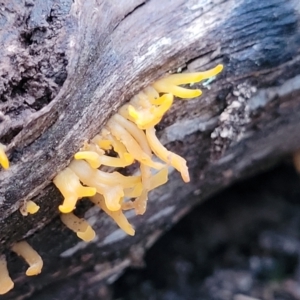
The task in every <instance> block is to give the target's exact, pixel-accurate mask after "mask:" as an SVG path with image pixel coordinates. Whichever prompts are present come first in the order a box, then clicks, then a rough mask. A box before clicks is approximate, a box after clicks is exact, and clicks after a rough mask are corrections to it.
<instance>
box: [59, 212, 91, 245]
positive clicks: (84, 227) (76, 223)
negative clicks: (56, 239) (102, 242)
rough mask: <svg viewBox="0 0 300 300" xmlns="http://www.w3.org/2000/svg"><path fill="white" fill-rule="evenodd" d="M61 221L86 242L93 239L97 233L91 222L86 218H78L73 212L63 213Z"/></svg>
mask: <svg viewBox="0 0 300 300" xmlns="http://www.w3.org/2000/svg"><path fill="white" fill-rule="evenodd" d="M60 218H61V221H62V222H63V223H64V224H65V225H66V226H67V227H68V228H69V229H71V230H72V231H73V232H75V233H76V234H77V236H78V237H79V238H80V239H82V240H83V241H85V242H90V241H92V240H93V239H94V238H95V236H96V234H95V231H94V230H93V228H92V227H91V226H90V224H89V223H88V222H87V221H85V220H84V219H81V218H78V217H77V216H75V215H74V214H73V213H68V214H61V215H60Z"/></svg>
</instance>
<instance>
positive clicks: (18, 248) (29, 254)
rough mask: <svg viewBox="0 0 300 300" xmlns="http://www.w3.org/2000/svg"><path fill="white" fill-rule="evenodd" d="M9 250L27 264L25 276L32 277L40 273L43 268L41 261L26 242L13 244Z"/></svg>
mask: <svg viewBox="0 0 300 300" xmlns="http://www.w3.org/2000/svg"><path fill="white" fill-rule="evenodd" d="M11 250H12V251H13V252H15V253H16V254H18V255H19V256H21V257H23V258H24V260H25V261H26V262H27V263H28V265H29V268H28V269H27V271H26V275H27V276H34V275H38V274H40V273H41V271H42V268H43V260H42V258H41V257H40V256H39V254H38V253H37V252H36V251H35V250H34V249H33V248H32V247H31V246H30V245H29V244H28V243H27V242H26V241H21V242H18V243H15V244H14V245H13V246H12V248H11Z"/></svg>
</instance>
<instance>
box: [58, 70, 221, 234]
mask: <svg viewBox="0 0 300 300" xmlns="http://www.w3.org/2000/svg"><path fill="white" fill-rule="evenodd" d="M222 69H223V66H222V65H218V66H216V67H215V68H213V69H211V70H208V71H205V72H198V73H183V74H172V75H169V76H167V77H165V78H162V79H159V80H158V81H156V82H155V83H153V84H152V85H150V86H148V87H147V88H145V89H144V90H142V91H141V92H140V93H138V94H137V95H135V96H134V97H132V99H131V100H130V101H129V103H127V104H125V105H123V106H122V107H121V108H120V109H119V110H118V112H117V113H116V114H115V115H113V116H112V117H111V118H110V119H109V121H108V122H107V124H106V126H105V127H104V128H103V129H102V130H101V131H100V132H99V133H98V134H97V135H96V136H95V137H94V138H93V139H92V140H91V141H90V142H89V143H85V145H84V147H83V148H82V151H79V152H77V153H76V154H75V159H74V160H73V161H72V162H71V163H70V165H69V166H68V167H67V168H66V169H65V170H63V171H62V172H60V173H59V174H58V175H57V176H56V177H55V178H54V183H55V185H56V186H57V188H58V189H59V190H60V191H61V193H62V195H63V196H64V198H65V199H64V203H63V204H62V205H60V206H59V209H60V211H61V212H63V213H67V212H69V213H68V214H62V215H61V218H62V221H63V222H64V223H65V224H66V226H67V227H69V228H70V229H72V230H73V231H75V232H76V233H77V235H78V236H79V237H80V238H82V239H85V240H90V239H91V238H92V237H93V236H94V233H93V231H92V228H91V227H90V226H89V225H88V224H87V223H86V222H85V221H84V220H81V219H78V218H77V217H76V216H74V215H73V214H71V213H70V212H71V211H72V210H73V209H74V208H75V206H76V202H77V201H78V200H79V199H80V198H82V197H85V196H87V197H90V200H91V201H92V202H93V203H95V204H96V205H98V206H99V207H100V208H101V209H102V210H103V211H104V212H105V213H106V214H107V215H109V216H110V217H111V218H112V219H113V220H114V221H115V222H116V223H117V224H118V226H119V227H120V228H122V229H123V230H124V231H125V232H126V233H127V234H129V235H134V229H133V227H132V226H131V225H130V223H129V222H128V220H127V218H126V216H125V215H124V213H123V210H128V209H134V210H135V213H136V214H144V213H145V211H146V208H147V200H148V193H149V192H150V191H151V190H153V189H155V188H157V187H159V186H160V185H163V184H165V183H166V182H167V180H168V166H172V167H173V168H175V169H176V170H178V171H179V172H180V173H181V176H182V179H183V180H184V181H185V182H189V181H190V177H189V172H188V167H187V162H186V160H185V159H184V158H182V157H180V156H179V155H177V154H175V153H173V152H171V151H169V150H167V149H166V148H165V147H164V146H163V145H162V144H161V143H160V141H159V140H158V138H157V137H156V135H155V128H154V126H155V125H157V124H158V123H159V122H160V121H161V119H162V118H163V116H164V115H165V113H166V112H167V111H168V110H169V109H170V107H171V105H172V103H173V100H174V96H176V97H180V98H194V97H197V96H200V95H201V93H202V92H201V90H197V89H196V90H191V89H189V88H186V87H181V86H180V85H184V84H191V83H195V82H199V81H201V80H204V79H209V78H212V77H214V76H216V75H217V74H218V73H220V72H221V71H222ZM159 160H161V161H162V162H163V163H162V162H161V161H159ZM134 162H137V163H138V164H139V172H140V176H124V175H122V174H121V173H119V172H118V171H116V170H115V171H114V172H107V171H104V170H100V169H99V167H101V166H102V165H104V166H108V167H112V168H124V167H127V166H130V165H132V164H133V163H134ZM82 184H84V185H85V186H82ZM96 193H97V194H96ZM132 198H134V199H132ZM78 220H80V223H79V221H78Z"/></svg>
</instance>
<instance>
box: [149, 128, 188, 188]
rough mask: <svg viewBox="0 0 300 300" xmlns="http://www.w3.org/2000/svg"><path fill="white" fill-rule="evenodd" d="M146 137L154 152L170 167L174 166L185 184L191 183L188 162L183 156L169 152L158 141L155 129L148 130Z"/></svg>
mask: <svg viewBox="0 0 300 300" xmlns="http://www.w3.org/2000/svg"><path fill="white" fill-rule="evenodd" d="M146 136H147V139H148V142H149V145H150V146H151V149H152V150H153V152H154V153H155V154H156V155H157V157H159V158H160V159H161V160H163V161H164V162H166V163H167V164H168V165H171V166H173V167H174V168H175V169H176V170H177V171H178V172H180V174H181V177H182V179H183V181H184V182H189V181H190V176H189V171H188V167H187V165H186V160H185V159H184V158H182V157H181V156H179V155H177V154H175V153H173V152H170V151H168V150H167V149H166V148H165V147H164V146H163V145H162V144H161V143H160V141H159V140H158V138H157V137H156V135H155V129H154V127H152V128H149V129H147V130H146Z"/></svg>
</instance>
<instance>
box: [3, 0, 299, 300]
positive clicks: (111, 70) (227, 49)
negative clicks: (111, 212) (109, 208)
mask: <svg viewBox="0 0 300 300" xmlns="http://www.w3.org/2000/svg"><path fill="white" fill-rule="evenodd" d="M6 2H7V3H6ZM6 2H5V1H4V4H3V7H4V8H5V9H4V10H3V20H4V21H3V24H4V25H3V31H2V32H0V40H1V41H2V42H3V45H4V47H3V51H2V53H1V56H0V58H1V62H0V63H1V66H2V68H1V69H2V71H0V72H2V73H3V74H4V73H5V74H6V76H2V79H1V80H2V82H3V83H2V85H1V86H0V88H1V89H2V98H1V100H2V101H6V102H5V104H3V103H2V104H1V105H4V106H3V107H5V110H4V109H3V113H4V114H3V116H1V117H2V119H3V120H2V123H1V124H0V126H1V127H0V141H2V142H5V143H6V144H8V153H9V156H10V160H11V161H12V166H11V168H10V170H9V171H6V172H4V171H1V172H0V180H1V187H0V212H1V215H0V220H1V232H0V240H1V251H2V252H5V253H7V256H8V257H9V262H8V265H9V270H10V274H11V275H12V277H13V279H14V281H15V282H16V287H15V289H14V290H13V291H12V292H10V293H9V294H7V295H6V296H3V299H17V297H19V298H18V299H24V298H26V297H29V296H30V295H32V294H33V293H34V292H35V291H37V290H40V289H43V288H44V287H45V286H46V285H49V284H50V283H57V282H60V285H59V289H51V292H52V294H51V297H52V298H51V297H50V298H51V299H53V297H54V294H55V293H56V292H57V293H60V291H61V290H63V291H64V295H65V296H64V298H65V299H67V298H66V297H67V295H69V297H71V295H73V296H72V297H73V298H74V297H75V296H74V295H81V296H82V295H83V294H84V293H85V291H86V290H87V289H88V290H89V291H90V292H91V293H92V291H93V290H95V291H96V292H98V286H99V282H103V281H106V280H108V279H111V280H112V277H114V276H116V275H117V274H119V273H120V272H122V270H123V269H124V268H126V267H127V266H129V265H133V264H140V263H141V262H142V256H143V253H144V250H145V249H146V248H147V247H149V246H150V245H151V244H152V243H153V242H154V241H155V240H156V239H157V238H158V237H159V236H160V235H161V233H163V232H164V231H165V230H167V228H169V226H170V225H172V224H173V223H174V222H176V221H177V220H178V219H179V218H180V217H181V216H183V215H184V214H185V213H187V212H188V211H189V210H190V209H191V208H192V207H193V205H194V204H195V203H198V202H200V201H203V200H204V199H206V198H207V197H208V196H210V195H212V194H213V193H215V192H217V191H219V190H220V189H221V188H223V187H225V186H227V185H228V184H230V183H232V182H234V181H235V180H238V179H241V178H243V177H245V176H250V175H251V174H254V173H257V172H259V171H260V170H261V169H265V168H267V167H268V166H269V165H270V164H274V163H275V162H276V161H278V160H279V159H280V158H281V157H283V156H284V155H287V154H289V153H291V152H293V151H295V150H296V149H297V148H299V147H300V138H299V130H300V75H298V74H299V71H300V51H299V49H300V4H299V2H298V1H296V0H295V1H294V0H269V1H259V0H237V1H231V0H228V1H221V0H217V1H213V2H207V1H204V0H203V1H202V0H195V1H193V0H188V1H186V0H174V1H165V2H163V1H159V0H151V1H147V2H146V1H142V0H131V1H117V0H113V1H96V0H85V1H83V0H82V1H79V0H78V1H75V3H72V1H68V0H67V1H63V0H47V1H42V0H41V1H39V0H36V2H33V3H32V5H31V4H30V3H29V2H30V1H25V3H21V4H20V1H6ZM25 5H26V9H25ZM22 14H23V15H22ZM18 15H22V16H23V20H22V18H21V20H20V18H19V22H16V16H18ZM12 26H13V27H12ZM11 27H12V28H13V30H11V29H9V28H11ZM9 30H10V31H9ZM49 32H50V33H51V34H49ZM7 35H8V37H9V39H8V38H7V37H6V36H7ZM24 39H25V40H24ZM9 46H13V47H9ZM47 49H48V50H47ZM49 49H50V50H49ZM43 50H45V51H44V52H43ZM24 53H25V54H24ZM43 53H44V54H43ZM45 53H46V54H45ZM22 55H23V56H22ZM39 55H40V57H41V58H39ZM14 57H16V58H17V59H15V60H14V59H13V58H14ZM45 57H46V58H45ZM58 57H61V58H63V59H62V61H60V62H58V61H59V59H58ZM43 59H44V60H45V64H47V63H49V64H50V66H51V62H52V60H54V61H55V62H56V63H57V66H56V68H54V69H51V67H49V66H48V69H47V68H46V69H47V70H46V72H44V73H43V70H42V67H43V64H41V61H43ZM20 61H21V62H20ZM25 62H26V63H25ZM66 62H67V63H68V64H67V66H66ZM217 63H223V64H224V66H225V70H224V71H223V73H222V74H221V76H219V77H218V78H217V80H216V81H215V82H213V83H211V89H204V93H203V96H202V97H201V98H200V99H196V100H192V101H188V102H185V101H180V100H178V101H176V103H175V105H174V107H173V108H172V109H171V111H170V112H169V113H168V115H167V116H166V118H165V119H164V120H163V122H162V123H161V124H160V125H159V128H158V129H159V131H158V132H159V135H160V138H161V140H162V141H163V143H164V144H166V145H167V147H168V148H169V149H172V150H173V151H174V152H176V153H178V154H180V155H182V156H183V157H185V158H186V159H187V160H188V165H189V168H190V173H191V178H192V180H191V183H189V184H184V183H183V182H182V181H181V179H180V178H179V176H178V174H175V173H174V174H172V175H171V176H170V181H169V183H168V184H167V185H165V186H163V187H161V188H159V189H158V190H157V191H154V192H153V193H152V194H151V197H150V201H149V205H148V210H147V212H146V214H145V215H144V216H133V215H130V221H131V222H132V223H133V224H134V226H135V228H136V235H135V237H133V238H132V237H129V236H126V235H125V234H123V232H122V231H121V230H119V229H117V227H116V225H115V224H114V223H113V222H111V221H110V219H109V218H108V217H107V216H105V215H104V214H103V213H102V212H99V211H98V210H97V209H95V208H91V209H89V210H88V211H87V212H86V217H87V218H88V219H89V220H90V221H92V222H93V223H94V225H93V227H94V228H95V230H96V232H97V239H96V241H94V242H92V243H90V244H85V243H83V242H79V241H78V240H77V238H76V237H75V236H74V235H73V234H72V233H71V232H70V231H69V230H67V229H66V228H64V226H63V225H62V224H61V222H60V221H59V218H58V210H57V206H58V205H59V203H60V202H61V200H62V196H61V195H60V193H59V192H58V191H57V190H56V188H55V187H54V185H53V184H52V183H51V180H52V179H53V177H54V176H55V175H56V174H57V172H58V171H60V170H62V169H63V168H64V167H66V166H67V164H68V163H69V162H70V160H71V158H72V155H73V154H74V153H75V152H76V151H77V150H78V149H79V148H80V147H81V146H82V144H83V142H84V141H85V140H88V139H89V138H91V137H93V136H94V135H95V134H96V133H97V132H99V130H100V129H101V126H103V124H105V122H106V120H107V119H108V118H109V117H110V116H111V115H112V114H113V113H114V112H115V111H116V110H117V109H118V107H120V106H121V105H122V104H123V103H124V102H126V101H127V100H129V99H130V98H131V96H133V95H134V94H135V93H137V92H138V91H139V90H141V89H142V88H143V87H145V86H147V85H148V84H149V83H151V82H153V81H154V80H155V79H157V78H159V77H160V76H162V75H163V74H164V73H165V72H167V71H169V70H176V69H177V68H179V67H180V68H187V69H191V70H204V69H207V68H209V67H212V66H214V65H216V64H217ZM20 67H22V68H23V69H22V70H21V71H20ZM29 69H30V70H31V69H34V75H32V73H30V72H27V73H26V71H28V70H29ZM49 70H50V71H49ZM35 72H36V73H37V74H36V73H35ZM11 74H13V75H11ZM24 74H25V75H24ZM41 74H42V75H41ZM22 76H23V77H22ZM43 76H44V77H43ZM30 80H32V81H30ZM39 80H40V81H39ZM16 82H17V83H16ZM24 82H26V84H27V85H26V84H24ZM39 82H41V86H43V90H42V92H41V94H39V95H37V94H36V93H38V91H39V89H38V88H36V86H38V83H39ZM38 87H39V86H38ZM35 88H36V89H35ZM26 89H28V91H29V92H28V93H26ZM30 91H33V92H30ZM3 95H4V96H3ZM37 98H39V100H38V101H37ZM24 101H26V103H27V104H24ZM13 108H14V109H15V110H17V112H18V114H17V115H15V114H13V112H14V110H13ZM28 199H32V200H34V201H35V202H37V203H38V204H39V205H40V206H41V209H40V211H39V213H37V214H36V215H34V216H29V217H23V216H21V214H20V213H19V211H18V208H19V207H20V205H21V204H22V202H23V201H24V200H28ZM87 203H88V202H87ZM88 207H89V205H84V202H83V205H82V206H81V207H79V212H81V213H83V212H85V211H86V209H87V208H88ZM25 237H26V239H27V240H28V241H29V243H30V244H31V245H33V247H34V248H35V249H36V250H37V251H38V252H39V254H40V255H41V256H42V257H43V258H44V262H45V264H44V270H43V272H42V274H41V275H39V276H37V277H35V278H27V277H26V276H25V275H24V272H23V271H24V268H25V266H24V264H23V262H22V261H21V260H20V259H18V258H16V256H15V255H13V254H11V253H10V252H9V251H8V250H9V248H10V245H11V244H12V243H13V242H15V241H18V240H20V239H23V238H25ZM75 274H76V277H73V279H72V280H69V281H68V282H66V283H65V285H64V283H61V280H62V279H64V278H66V277H67V278H69V277H70V276H72V275H75ZM25 283H26V285H25ZM71 287H72V288H71ZM92 294H93V293H92ZM94 296H95V294H93V297H94ZM50 298H49V299H50ZM43 299H46V296H43ZM86 299H87V298H86Z"/></svg>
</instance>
